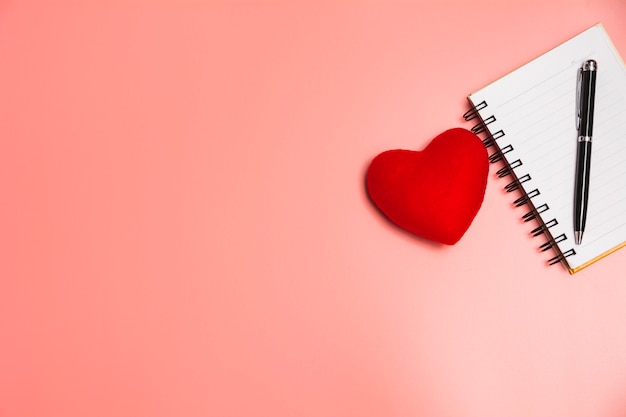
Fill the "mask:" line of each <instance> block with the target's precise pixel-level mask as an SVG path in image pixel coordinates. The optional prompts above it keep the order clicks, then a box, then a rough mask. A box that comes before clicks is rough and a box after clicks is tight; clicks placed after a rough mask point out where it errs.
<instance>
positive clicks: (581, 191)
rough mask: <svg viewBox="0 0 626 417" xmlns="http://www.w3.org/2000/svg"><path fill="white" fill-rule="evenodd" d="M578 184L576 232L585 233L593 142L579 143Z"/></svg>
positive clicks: (575, 190) (575, 193)
mask: <svg viewBox="0 0 626 417" xmlns="http://www.w3.org/2000/svg"><path fill="white" fill-rule="evenodd" d="M576 151H577V152H576V183H575V187H574V230H576V231H584V230H585V223H586V222H587V205H588V201H589V173H590V171H591V142H578V148H577V150H576Z"/></svg>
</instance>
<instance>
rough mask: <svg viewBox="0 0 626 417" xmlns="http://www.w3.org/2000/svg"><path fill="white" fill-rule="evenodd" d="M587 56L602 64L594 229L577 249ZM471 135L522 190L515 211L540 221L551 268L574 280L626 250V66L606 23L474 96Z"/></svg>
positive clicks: (590, 217) (590, 224)
mask: <svg viewBox="0 0 626 417" xmlns="http://www.w3.org/2000/svg"><path fill="white" fill-rule="evenodd" d="M586 59H595V60H596V61H597V62H598V72H597V85H596V96H595V118H594V134H593V150H592V156H591V179H590V181H591V182H590V191H589V205H588V207H589V208H588V211H587V226H586V229H585V237H584V240H583V242H582V244H580V245H574V238H573V235H574V214H573V212H574V203H573V202H574V175H575V160H576V138H577V131H576V85H577V84H576V81H577V75H578V69H579V68H580V66H581V64H582V62H583V61H584V60H586ZM468 99H469V101H470V104H471V106H472V107H471V109H470V111H468V112H467V113H466V114H465V115H464V117H465V119H466V120H472V119H476V120H477V121H478V122H477V123H476V125H474V127H473V128H472V131H473V132H474V133H476V134H483V135H485V136H486V137H485V138H484V143H485V146H487V147H491V148H493V149H494V152H493V153H492V154H491V156H490V159H491V161H492V162H497V161H500V160H502V161H504V167H503V168H502V169H500V170H499V171H498V172H497V175H498V176H499V177H505V176H509V175H510V176H511V178H512V180H511V181H510V182H509V183H508V184H507V185H506V186H505V189H506V190H507V191H509V192H520V193H521V197H519V198H518V199H517V200H515V201H514V205H515V206H522V205H526V206H528V210H527V213H526V214H525V215H524V216H523V219H524V220H525V221H537V222H538V226H537V227H536V228H534V229H532V231H531V233H532V234H533V235H534V236H545V242H544V243H543V244H542V245H541V246H540V249H541V250H542V251H548V250H552V251H554V254H553V255H551V257H546V258H548V259H547V262H548V263H550V264H556V263H561V264H563V266H564V267H565V268H567V269H568V271H569V272H570V273H572V274H573V273H575V272H577V271H579V270H581V269H582V268H584V267H586V266H588V265H590V264H592V263H593V262H595V261H597V260H599V259H601V258H603V257H604V256H607V255H608V254H610V253H612V252H615V251H616V250H618V249H619V248H621V247H623V246H625V245H626V66H625V65H624V61H623V60H622V58H621V57H620V55H619V53H618V51H617V49H616V48H615V46H614V45H613V43H612V42H611V40H610V38H609V36H608V34H607V32H606V30H605V28H604V27H603V26H602V24H597V25H595V26H593V27H591V28H589V29H587V30H585V31H584V32H582V33H581V34H579V35H577V36H575V37H573V38H571V39H570V40H568V41H566V42H564V43H562V44H561V45H559V46H557V47H555V48H554V49H551V50H549V51H548V52H546V53H545V54H543V55H541V56H539V57H538V58H536V59H534V60H532V61H531V62H529V63H527V64H525V65H523V66H522V67H520V68H518V69H516V70H514V71H512V72H511V73H509V74H507V75H505V76H503V77H502V78H500V79H498V80H496V81H494V82H493V83H491V84H489V85H487V86H485V87H484V88H481V89H480V90H478V91H476V92H474V93H472V94H470V95H469V96H468Z"/></svg>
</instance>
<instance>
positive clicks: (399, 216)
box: [367, 128, 489, 245]
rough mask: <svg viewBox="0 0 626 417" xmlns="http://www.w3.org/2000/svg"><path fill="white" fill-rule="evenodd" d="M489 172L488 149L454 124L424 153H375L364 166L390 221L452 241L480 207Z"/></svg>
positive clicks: (374, 196) (370, 188)
mask: <svg viewBox="0 0 626 417" xmlns="http://www.w3.org/2000/svg"><path fill="white" fill-rule="evenodd" d="M488 171H489V160H488V157H487V150H486V149H485V147H484V145H483V143H482V142H481V140H480V139H479V138H478V136H476V135H475V134H473V133H472V132H470V131H468V130H465V129H461V128H455V129H450V130H446V131H445V132H443V133H441V134H440V135H439V136H437V137H436V138H434V139H433V140H432V141H431V142H430V143H429V144H428V146H427V147H426V148H425V149H424V150H423V151H409V150H402V149H397V150H390V151H386V152H383V153H381V154H379V155H378V156H376V158H374V159H373V160H372V162H371V164H370V166H369V168H368V170H367V189H368V192H369V195H370V198H371V199H372V201H373V202H374V204H376V206H378V208H379V209H380V210H381V211H382V212H383V213H384V214H385V215H386V216H387V217H388V218H389V219H390V220H391V221H392V222H393V223H395V224H397V225H398V226H400V227H401V228H403V229H405V230H408V231H409V232H411V233H414V234H416V235H418V236H421V237H423V238H426V239H429V240H433V241H435V242H440V243H445V244H448V245H453V244H455V243H456V242H458V241H459V239H461V237H462V236H463V235H464V234H465V232H466V231H467V229H468V228H469V226H470V225H471V223H472V221H473V220H474V217H476V214H477V213H478V210H479V209H480V206H481V205H482V202H483V199H484V197H485V188H486V187H487V174H488Z"/></svg>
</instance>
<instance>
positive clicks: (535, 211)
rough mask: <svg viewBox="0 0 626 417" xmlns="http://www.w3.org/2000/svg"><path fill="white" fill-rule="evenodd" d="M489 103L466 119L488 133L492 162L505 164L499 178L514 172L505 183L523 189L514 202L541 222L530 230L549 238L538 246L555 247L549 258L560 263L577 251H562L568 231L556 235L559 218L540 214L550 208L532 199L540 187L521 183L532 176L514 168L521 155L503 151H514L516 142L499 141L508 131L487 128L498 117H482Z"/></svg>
mask: <svg viewBox="0 0 626 417" xmlns="http://www.w3.org/2000/svg"><path fill="white" fill-rule="evenodd" d="M487 107H488V104H487V102H486V101H482V102H480V103H479V104H477V105H475V106H472V108H471V109H469V110H468V111H466V112H465V114H463V119H464V120H465V121H466V122H469V121H472V120H476V123H475V124H474V126H473V127H472V128H471V131H472V133H474V134H476V135H480V134H482V133H485V134H486V137H485V138H484V139H483V140H482V141H483V144H484V145H485V147H486V148H493V149H494V151H493V152H492V154H491V155H490V156H489V162H491V163H496V162H500V161H504V163H505V166H504V167H503V168H501V169H499V170H498V171H497V172H496V175H497V176H498V178H504V177H506V176H511V177H512V178H513V180H512V181H511V182H509V183H508V184H506V185H505V186H504V189H505V190H506V192H508V193H510V192H513V191H517V190H519V191H520V192H521V193H522V196H521V197H519V198H518V199H516V200H515V201H513V205H514V206H515V207H521V206H524V205H526V206H528V208H529V210H528V212H526V213H525V214H524V215H523V216H522V220H523V221H524V222H529V221H532V220H535V221H537V222H538V223H539V226H538V227H536V228H534V229H533V230H531V231H530V234H531V235H532V236H534V237H538V236H541V235H543V236H544V237H545V239H546V242H545V243H543V244H542V245H541V246H539V250H541V252H545V251H547V250H550V249H552V250H553V251H554V252H555V253H556V255H555V256H554V257H552V258H550V259H548V260H547V262H548V264H549V265H554V264H557V263H561V262H563V261H564V260H565V258H567V257H569V256H572V255H575V254H576V251H575V250H574V249H573V248H572V249H568V250H567V251H565V252H561V250H560V249H559V246H558V244H559V243H561V242H564V241H566V240H567V239H568V237H567V236H566V235H565V234H561V235H559V236H556V237H553V236H552V234H551V233H550V228H552V227H554V226H556V225H557V224H558V221H557V220H556V219H550V220H548V221H545V220H544V218H545V217H541V214H543V213H546V212H547V211H548V210H550V207H548V205H547V204H542V205H540V206H539V207H535V205H534V204H533V202H532V199H533V198H534V197H536V196H538V195H540V194H541V193H540V191H539V190H537V189H533V190H531V191H528V192H526V191H525V189H524V188H523V187H522V184H524V183H526V182H528V181H530V180H531V179H532V177H531V176H530V174H523V175H517V174H516V172H515V171H514V170H515V169H517V168H519V167H521V166H522V165H524V164H523V162H522V161H521V160H519V159H516V160H515V161H512V162H508V160H507V159H506V158H504V155H506V154H507V153H509V152H511V151H513V150H514V149H513V146H512V145H510V144H506V145H505V144H501V143H500V142H499V141H500V139H502V138H503V137H505V136H506V134H505V132H504V131H502V130H498V131H496V132H491V131H490V130H489V128H488V126H489V125H490V124H492V123H493V122H495V121H496V117H495V116H493V115H490V116H488V117H485V118H483V117H481V115H480V113H479V112H480V111H481V110H484V109H486V108H487Z"/></svg>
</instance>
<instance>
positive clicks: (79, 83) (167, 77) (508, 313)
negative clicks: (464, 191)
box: [0, 0, 626, 417]
mask: <svg viewBox="0 0 626 417" xmlns="http://www.w3.org/2000/svg"><path fill="white" fill-rule="evenodd" d="M625 21H626V2H624V1H623V0H572V1H565V0H561V1H550V0H529V1H523V2H522V1H519V2H518V1H503V2H496V1H487V0H479V1H474V2H470V1H466V0H462V1H454V0H443V1H437V2H435V1H433V2H432V3H431V2H426V1H403V2H397V3H394V4H391V3H386V2H367V3H366V2H342V3H335V2H324V1H320V2H313V1H311V2H309V3H298V4H291V3H287V2H276V1H272V2H267V3H258V2H248V1H246V2H234V3H228V2H203V1H191V0H189V1H184V2H173V1H160V2H147V1H116V2H112V4H107V2H95V3H89V4H82V2H78V1H56V2H54V5H43V3H42V4H39V5H38V4H35V3H32V2H31V3H18V2H11V1H4V2H2V3H0V62H1V64H0V114H1V123H0V145H1V147H0V187H1V193H2V194H1V195H2V201H1V204H0V274H1V279H0V416H2V417H25V416H33V417H34V416H38V417H39V416H46V417H52V416H63V417H74V416H76V417H78V416H81V417H84V416H118V417H121V416H150V417H161V416H185V417H195V416H272V417H281V416H359V417H366V416H435V417H439V416H442V417H443V416H451V417H452V416H465V417H468V416H470V417H487V416H507V417H522V416H524V417H528V416H545V417H560V416H568V417H583V416H594V417H612V416H613V417H617V416H624V415H626V321H625V318H626V279H625V277H624V275H625V274H624V271H625V270H626V251H624V250H622V251H618V252H616V253H615V254H613V255H611V256H610V257H608V258H606V259H604V260H602V261H601V262H599V263H596V264H595V265H592V266H591V267H589V268H587V269H585V270H583V271H582V272H580V273H578V274H576V275H574V276H570V275H569V274H568V273H567V272H566V271H565V269H563V268H561V267H559V266H555V267H547V266H546V264H545V260H546V259H547V257H549V255H548V254H541V253H539V252H538V249H537V247H538V245H539V244H540V243H542V241H541V240H540V239H533V238H531V237H529V231H530V229H531V228H533V227H534V226H533V225H532V224H524V223H522V222H521V220H520V216H521V215H522V214H523V213H524V211H523V210H521V209H514V208H512V207H511V204H512V201H513V199H514V198H515V197H516V196H512V195H510V194H506V193H505V192H504V191H503V189H502V187H503V186H504V185H505V183H506V181H504V180H499V179H497V178H496V177H495V171H496V170H497V169H498V168H499V166H498V165H495V166H491V167H490V169H491V171H490V176H489V183H488V186H487V192H486V197H485V201H484V204H483V207H482V209H481V211H480V212H479V213H478V216H477V217H476V219H475V221H474V223H473V224H472V226H471V227H470V229H469V231H468V232H467V233H466V235H465V236H464V237H463V238H462V239H461V241H460V242H459V243H458V244H457V245H455V246H452V247H441V246H439V245H435V244H430V243H428V242H426V241H423V240H420V239H417V238H414V237H412V236H410V235H408V234H406V233H403V232H401V231H399V230H398V229H396V228H394V227H392V226H391V225H390V224H389V223H388V222H387V221H386V220H385V219H383V218H382V217H381V216H380V214H379V213H378V212H377V211H376V210H375V209H374V208H373V207H372V205H371V204H370V202H369V201H368V199H367V196H366V193H365V189H364V173H365V170H366V168H367V166H368V164H369V161H370V160H371V158H373V157H374V156H375V155H376V154H378V153H379V152H381V151H383V150H386V149H392V148H405V149H416V150H417V149H421V148H423V147H424V146H425V145H426V144H427V143H428V142H429V141H430V139H431V138H433V137H434V136H435V135H436V134H438V133H440V132H441V131H443V130H445V129H448V128H451V127H457V126H461V127H469V125H468V124H466V123H464V122H463V121H462V119H461V115H462V114H463V112H465V110H467V102H466V98H465V97H466V96H467V95H468V94H469V93H471V92H472V91H474V90H476V89H478V88H480V87H482V86H483V85H485V84H487V83H488V82H490V81H492V80H493V79H495V78H497V77H499V76H500V75H503V74H504V73H506V72H508V71H510V70H512V69H514V68H516V67H517V66H519V65H521V64H523V63H524V62H526V61H528V60H530V59H532V58H534V57H535V56H537V55H538V54H540V53H542V52H544V51H546V50H547V49H549V48H551V47H552V46H555V45H556V44H558V43H560V42H562V41H564V40H566V39H568V38H570V37H571V36H573V35H575V34H577V33H579V32H581V31H582V30H584V29H586V28H588V27H589V26H592V25H593V24H595V23H597V22H602V23H604V25H605V27H606V29H607V31H608V32H609V34H610V36H611V37H612V38H613V40H614V42H615V44H616V45H617V47H618V49H619V50H620V51H621V53H622V55H625V56H626V26H625V25H624V22H625Z"/></svg>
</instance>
